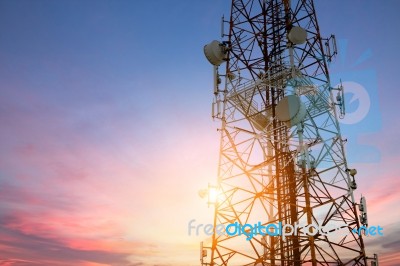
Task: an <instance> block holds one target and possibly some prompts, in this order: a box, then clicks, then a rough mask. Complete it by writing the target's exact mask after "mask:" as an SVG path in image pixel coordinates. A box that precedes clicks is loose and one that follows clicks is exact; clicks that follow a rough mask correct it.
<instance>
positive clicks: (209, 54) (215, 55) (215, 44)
mask: <svg viewBox="0 0 400 266" xmlns="http://www.w3.org/2000/svg"><path fill="white" fill-rule="evenodd" d="M204 55H205V56H206V58H207V60H208V61H209V62H210V63H211V64H212V65H214V66H219V65H220V64H221V63H223V62H224V61H225V49H224V46H223V44H221V43H220V42H219V41H215V40H214V41H212V42H210V43H209V44H207V45H205V46H204Z"/></svg>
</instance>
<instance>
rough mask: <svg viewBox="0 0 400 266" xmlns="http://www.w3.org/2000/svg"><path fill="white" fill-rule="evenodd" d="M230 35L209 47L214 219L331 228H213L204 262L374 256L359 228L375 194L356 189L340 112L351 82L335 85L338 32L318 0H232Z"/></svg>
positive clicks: (331, 261)
mask: <svg viewBox="0 0 400 266" xmlns="http://www.w3.org/2000/svg"><path fill="white" fill-rule="evenodd" d="M226 25H227V26H228V27H227V28H229V31H228V33H227V34H225V33H224V28H225V26H226ZM221 35H222V36H221V40H220V41H212V42H211V43H209V44H207V45H206V46H205V47H204V53H205V55H206V57H207V59H208V61H209V62H210V63H211V64H212V65H213V66H214V95H215V99H214V102H213V108H212V110H213V111H212V116H213V118H214V119H218V120H220V122H221V127H220V128H219V129H218V130H219V131H220V133H221V142H220V159H219V169H218V181H217V184H216V185H215V189H216V190H217V191H218V198H217V199H216V200H215V202H213V203H214V205H215V215H214V227H216V226H217V225H219V224H222V225H225V226H227V225H229V224H233V223H235V222H236V223H237V224H239V225H245V224H248V223H250V224H252V223H257V222H259V221H260V222H262V223H261V224H262V225H264V226H265V225H268V224H279V223H281V224H291V225H294V224H303V225H311V224H313V225H315V226H319V227H324V228H327V227H329V228H331V229H332V230H330V231H326V232H325V231H322V233H321V231H318V230H317V229H316V227H309V228H307V230H308V234H306V232H305V231H304V230H306V229H305V228H302V229H299V230H298V232H297V234H294V235H292V236H287V237H286V238H285V239H284V238H283V237H281V236H270V235H268V234H266V235H262V234H258V235H254V236H253V237H252V238H251V239H250V240H247V239H246V236H245V235H243V234H242V235H240V234H236V235H228V234H227V233H224V234H217V232H216V231H214V234H213V236H212V240H211V243H209V244H207V243H204V244H203V243H202V245H201V252H200V259H201V264H202V265H211V266H217V265H231V266H234V265H282V266H283V265H313V266H314V265H367V263H368V261H369V260H370V258H368V257H367V255H366V252H365V247H364V242H363V237H362V234H358V232H359V231H360V228H361V229H362V226H367V225H368V219H367V212H366V202H365V198H364V197H363V198H362V200H361V202H360V203H357V202H356V200H355V199H354V194H353V191H354V190H355V189H356V188H357V185H356V181H355V175H356V173H357V171H356V170H355V169H349V167H348V163H347V161H346V157H345V153H344V143H345V141H344V140H343V139H342V136H341V133H340V127H339V122H338V118H341V117H343V116H344V115H345V106H344V92H343V87H342V86H341V85H340V86H338V87H336V88H334V87H332V86H331V83H330V79H329V72H328V63H329V62H330V61H331V60H332V59H333V57H334V56H335V55H336V53H337V52H336V41H335V36H334V35H331V36H330V37H328V38H322V37H321V35H320V30H319V27H318V23H317V18H316V12H315V8H314V3H313V0H296V1H295V0H292V1H291V0H232V4H231V12H230V18H229V20H225V19H224V18H222V34H221ZM209 188H210V187H209ZM338 228H341V230H339V231H338V230H336V231H335V229H338ZM302 230H303V231H302ZM331 231H335V232H334V233H330V232H331ZM328 233H329V234H328ZM377 263H378V262H377V256H376V255H375V257H374V258H373V259H372V264H373V265H377Z"/></svg>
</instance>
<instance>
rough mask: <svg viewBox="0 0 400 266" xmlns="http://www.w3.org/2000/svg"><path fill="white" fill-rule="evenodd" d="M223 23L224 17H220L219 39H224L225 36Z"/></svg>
mask: <svg viewBox="0 0 400 266" xmlns="http://www.w3.org/2000/svg"><path fill="white" fill-rule="evenodd" d="M224 22H225V18H224V15H222V18H221V38H224V36H225V33H224V32H225V31H224Z"/></svg>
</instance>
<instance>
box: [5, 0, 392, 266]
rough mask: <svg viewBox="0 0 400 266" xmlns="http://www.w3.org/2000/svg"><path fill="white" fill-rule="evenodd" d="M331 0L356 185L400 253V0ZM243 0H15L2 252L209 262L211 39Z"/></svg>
mask: <svg viewBox="0 0 400 266" xmlns="http://www.w3.org/2000/svg"><path fill="white" fill-rule="evenodd" d="M315 6H316V10H317V17H318V21H319V25H320V28H321V34H322V35H323V36H329V35H330V34H332V33H333V34H335V36H336V38H337V40H338V45H339V55H338V56H337V58H336V59H335V61H334V62H332V63H331V65H330V67H331V68H330V69H331V70H330V71H331V72H330V73H331V76H332V82H333V83H338V82H339V80H340V78H341V79H342V81H343V82H344V84H347V85H348V88H349V89H348V93H347V94H346V101H347V111H348V117H350V118H348V119H347V121H346V120H344V121H342V133H343V135H344V136H345V137H346V138H347V139H348V143H347V144H346V151H347V156H348V161H349V163H350V165H351V166H352V167H353V168H356V169H357V171H358V174H357V176H356V177H357V181H358V189H357V190H356V193H355V194H356V198H357V199H358V198H360V196H361V194H362V195H365V196H366V197H367V204H368V218H369V224H371V225H381V226H382V227H383V228H384V236H381V237H367V238H366V243H367V253H368V254H370V255H372V254H373V253H378V254H379V257H380V262H381V264H382V265H389V266H391V265H398V262H399V261H400V255H399V254H400V252H399V251H400V237H399V236H400V212H399V211H398V202H399V201H400V193H398V192H399V185H400V178H399V170H400V167H399V161H400V151H399V148H398V147H400V138H399V137H398V134H399V129H400V119H398V114H399V111H398V110H399V109H398V106H399V104H398V99H399V96H400V92H399V90H398V88H397V78H398V62H399V61H400V56H399V53H398V51H397V50H398V44H399V42H400V35H399V34H398V29H397V27H399V26H400V16H398V12H397V11H398V10H399V8H400V2H398V1H396V0H386V1H377V0H375V1H371V0H365V1H361V0H355V1H345V0H338V1H329V2H328V1H318V2H317V3H316V4H315ZM229 8H230V1H228V0H204V1H183V0H171V1H163V0H154V1H122V0H121V1H108V0H107V1H106V0H98V1H94V0H92V1H89V0H83V1H78V0H71V1H64V0H61V1H50V0H37V1H27V0H18V1H11V0H0V125H1V126H0V202H1V203H0V265H1V266H6V265H13V266H23V265H55V266H61V265H77V266H99V265H113V266H133V265H136V266H139V265H140V266H155V265H158V266H168V265H176V266H184V265H185V266H188V265H189V266H194V265H199V243H200V241H202V240H203V239H204V238H205V236H204V235H199V236H193V235H192V236H189V235H188V230H187V228H188V222H189V221H190V220H192V219H196V223H210V222H211V221H212V214H213V213H212V208H208V207H207V204H206V202H204V200H203V199H201V198H199V197H198V191H199V189H202V188H205V187H207V184H208V183H215V180H216V174H217V163H218V149H219V134H218V133H217V130H216V129H217V127H218V126H219V125H218V123H217V122H213V121H212V119H211V102H212V98H213V95H212V67H211V65H209V63H208V62H207V60H206V59H205V58H204V55H203V51H202V50H203V46H204V44H206V43H208V42H209V41H211V40H213V39H218V38H219V34H220V17H221V15H222V14H225V17H228V14H229ZM354 84H356V85H354ZM357 84H358V85H357ZM357 86H358V87H361V88H363V89H364V92H365V93H364V94H362V93H361V94H360V93H355V92H354V90H355V89H354V88H355V87H357ZM352 88H353V90H352ZM351 92H353V94H352V93H351ZM360 106H363V108H364V109H365V108H366V109H365V110H367V112H366V113H362V112H361V111H360V110H361V109H362V108H361V107H360ZM360 112H361V113H360ZM351 115H352V116H351Z"/></svg>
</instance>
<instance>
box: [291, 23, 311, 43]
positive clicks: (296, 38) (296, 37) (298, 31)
mask: <svg viewBox="0 0 400 266" xmlns="http://www.w3.org/2000/svg"><path fill="white" fill-rule="evenodd" d="M288 39H289V41H291V42H292V43H294V44H303V43H305V42H306V40H307V31H306V30H305V29H303V28H302V27H297V26H294V27H292V29H291V30H290V32H289V34H288Z"/></svg>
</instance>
